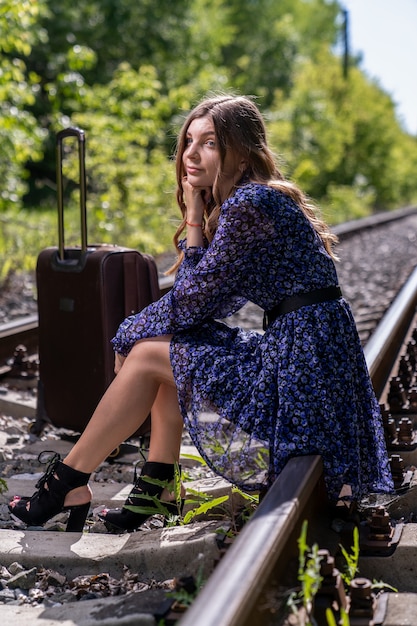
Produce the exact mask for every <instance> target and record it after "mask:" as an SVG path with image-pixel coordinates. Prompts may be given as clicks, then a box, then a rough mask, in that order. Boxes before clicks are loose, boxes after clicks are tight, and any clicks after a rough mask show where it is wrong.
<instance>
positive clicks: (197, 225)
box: [185, 220, 203, 228]
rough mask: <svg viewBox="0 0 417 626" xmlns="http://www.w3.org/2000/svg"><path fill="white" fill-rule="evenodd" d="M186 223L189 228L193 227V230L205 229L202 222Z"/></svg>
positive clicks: (186, 221)
mask: <svg viewBox="0 0 417 626" xmlns="http://www.w3.org/2000/svg"><path fill="white" fill-rule="evenodd" d="M185 223H186V224H187V226H191V227H192V228H203V223H202V222H191V221H190V222H189V221H188V220H185Z"/></svg>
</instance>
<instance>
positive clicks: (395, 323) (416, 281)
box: [364, 268, 417, 398]
mask: <svg viewBox="0 0 417 626" xmlns="http://www.w3.org/2000/svg"><path fill="white" fill-rule="evenodd" d="M416 307H417V268H416V269H415V270H414V271H413V272H412V274H411V275H410V276H409V278H408V280H407V282H406V283H405V284H404V285H403V287H402V289H401V290H400V291H399V293H398V294H397V296H396V298H395V299H394V301H393V303H392V305H391V306H390V308H389V309H388V311H387V312H386V313H385V315H384V317H383V318H382V320H381V321H380V323H379V325H378V326H377V328H376V330H375V332H374V333H373V335H372V336H371V338H370V339H369V341H368V343H367V344H366V346H365V348H364V353H365V359H366V363H367V366H368V369H369V373H370V376H371V379H372V384H373V386H374V389H375V393H376V395H377V397H378V398H380V397H381V394H382V392H383V390H384V387H385V385H386V383H387V381H388V378H389V375H390V373H391V371H392V369H393V366H394V364H395V362H396V360H397V358H398V355H399V353H400V350H401V347H402V345H403V343H404V340H405V337H406V335H407V332H408V330H409V327H410V324H411V322H412V320H413V318H414V316H415V313H416Z"/></svg>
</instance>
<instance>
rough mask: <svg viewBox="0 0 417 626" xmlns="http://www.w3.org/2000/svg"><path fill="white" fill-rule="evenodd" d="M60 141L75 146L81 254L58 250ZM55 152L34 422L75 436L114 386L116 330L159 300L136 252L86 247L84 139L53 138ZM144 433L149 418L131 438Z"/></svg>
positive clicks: (152, 271)
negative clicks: (54, 241)
mask: <svg viewBox="0 0 417 626" xmlns="http://www.w3.org/2000/svg"><path fill="white" fill-rule="evenodd" d="M67 137H76V138H77V141H78V152H79V168H80V218H81V246H80V247H78V246H76V247H71V248H68V247H65V242H64V208H63V181H62V156H63V142H64V139H65V138H67ZM56 144H57V189H58V231H59V232H58V235H59V236H58V239H59V246H58V247H51V248H46V249H45V250H42V251H41V253H40V254H39V257H38V260H37V268H36V281H37V290H38V312H39V388H38V408H37V418H36V422H35V424H34V425H33V427H32V431H33V432H35V433H39V432H41V431H42V429H43V427H44V425H45V423H48V422H49V423H52V424H53V425H54V426H56V427H59V428H68V429H70V430H73V431H77V432H82V431H83V430H84V428H85V426H86V424H87V422H88V420H89V419H90V417H91V415H92V413H93V411H94V409H95V407H96V406H97V404H98V402H99V400H100V398H101V396H102V395H103V393H104V392H105V390H106V388H107V386H108V385H109V384H110V383H111V381H112V380H113V378H114V371H113V368H114V352H113V349H112V346H111V343H110V340H111V338H112V337H113V336H114V335H115V333H116V330H117V328H118V326H119V324H120V323H121V322H122V321H123V320H124V319H125V317H127V316H128V315H130V314H132V313H136V312H138V311H140V310H141V309H142V308H143V307H145V306H146V305H148V304H149V303H150V302H152V301H154V300H156V299H157V298H159V295H160V293H159V284H158V273H157V268H156V264H155V261H154V259H153V258H152V257H151V256H149V255H146V254H141V253H139V252H138V251H136V250H132V249H129V248H123V247H119V246H112V245H104V244H103V245H87V218H86V175H85V136H84V132H83V131H82V130H80V129H77V128H67V129H65V130H63V131H60V132H59V133H58V134H57V137H56ZM149 429H150V422H149V418H148V420H147V422H146V423H145V424H144V425H143V426H142V427H141V429H139V430H138V432H137V433H136V435H138V436H139V435H141V434H145V433H146V432H148V431H149Z"/></svg>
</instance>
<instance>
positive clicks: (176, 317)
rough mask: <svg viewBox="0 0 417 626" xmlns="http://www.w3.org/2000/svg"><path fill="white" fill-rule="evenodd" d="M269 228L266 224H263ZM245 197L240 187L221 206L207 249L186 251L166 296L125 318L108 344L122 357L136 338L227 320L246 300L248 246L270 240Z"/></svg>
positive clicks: (250, 248) (253, 205)
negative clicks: (212, 236) (215, 320)
mask: <svg viewBox="0 0 417 626" xmlns="http://www.w3.org/2000/svg"><path fill="white" fill-rule="evenodd" d="M269 225H270V223H269ZM270 236H271V233H270V228H269V226H268V220H265V219H262V213H261V212H260V211H259V207H257V206H256V203H254V202H253V198H252V196H251V194H250V193H248V192H246V191H245V188H244V187H243V188H240V189H238V191H237V192H236V194H235V195H234V196H233V197H232V198H229V199H228V200H227V201H226V202H225V203H224V204H223V206H222V209H221V213H220V217H219V224H218V228H217V231H216V234H215V236H214V238H213V241H212V242H211V243H210V244H209V245H208V247H207V248H200V247H195V248H191V247H190V248H187V247H186V241H185V240H183V241H182V242H181V244H180V245H181V247H182V249H183V250H184V260H183V262H182V264H181V266H180V268H179V269H178V272H177V276H176V278H175V281H174V285H173V287H172V289H171V291H170V292H169V293H167V294H166V295H165V296H163V297H162V298H161V299H160V300H158V301H156V302H153V303H152V304H150V305H149V306H148V307H146V308H145V309H143V311H141V312H140V313H138V314H136V315H132V316H130V317H128V318H127V319H126V320H125V321H124V322H122V324H121V325H120V327H119V329H118V331H117V334H116V336H115V338H114V339H113V340H112V343H113V347H114V349H115V351H117V352H119V353H120V354H122V355H125V356H126V355H127V354H128V353H129V351H130V350H131V348H132V347H133V345H134V344H135V343H136V341H138V340H139V339H144V338H147V337H155V336H158V335H166V334H173V333H175V332H178V331H181V330H185V329H189V328H191V327H193V326H196V325H198V324H200V323H201V322H203V321H204V320H208V319H221V318H224V317H227V316H229V315H232V314H233V313H235V312H236V311H237V310H238V309H240V308H241V307H242V306H243V305H244V304H245V303H246V301H247V299H248V298H247V296H246V295H245V288H244V285H245V282H247V275H248V269H249V268H250V267H251V259H252V254H253V250H254V246H255V244H256V246H259V245H260V242H262V239H263V238H264V237H265V238H266V237H270Z"/></svg>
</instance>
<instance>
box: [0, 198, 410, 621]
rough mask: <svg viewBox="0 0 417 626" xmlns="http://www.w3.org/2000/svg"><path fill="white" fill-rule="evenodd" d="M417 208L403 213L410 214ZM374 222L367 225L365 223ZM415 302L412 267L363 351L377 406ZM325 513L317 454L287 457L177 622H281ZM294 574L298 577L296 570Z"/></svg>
mask: <svg viewBox="0 0 417 626" xmlns="http://www.w3.org/2000/svg"><path fill="white" fill-rule="evenodd" d="M414 211H415V209H413V211H411V210H409V211H407V215H408V214H411V213H412V212H414ZM374 226H375V225H370V224H366V228H370V227H371V228H373V227H374ZM356 227H357V228H360V225H359V224H358V225H357V226H356V225H354V228H356ZM341 230H342V231H343V229H341ZM339 234H340V236H341V238H344V237H349V236H350V234H351V233H350V231H348V230H345V231H343V232H341V233H339ZM169 286H170V285H169V282H167V281H165V282H164V283H163V284H162V285H161V287H162V289H165V290H167V289H168V288H169ZM416 307H417V270H414V271H413V272H412V273H411V275H410V276H409V278H408V280H407V282H406V283H405V284H404V285H403V287H402V288H401V290H400V291H399V293H398V294H397V296H396V298H395V300H394V301H393V303H392V306H390V308H389V309H388V310H387V311H386V312H385V314H384V315H383V317H382V320H381V321H380V322H379V324H378V325H377V328H376V330H375V331H374V332H373V334H372V335H371V338H370V340H369V341H368V342H367V343H366V345H365V348H364V349H365V357H366V361H367V364H368V368H369V371H370V374H371V378H372V382H373V385H374V389H375V391H376V394H377V396H378V398H379V399H380V402H381V403H384V402H386V401H387V398H388V394H389V381H390V379H391V377H392V376H393V372H394V373H395V372H396V369H397V368H398V365H399V362H400V358H401V354H402V351H403V350H404V346H405V343H406V341H407V338H409V337H410V334H411V333H412V330H413V328H414V326H415V313H416ZM23 322H24V323H23V326H22V334H18V333H19V324H18V323H17V322H14V323H11V324H9V325H7V327H2V328H1V329H0V362H1V361H2V360H3V359H4V358H5V356H4V355H6V356H10V354H11V350H13V348H14V347H15V346H16V345H17V343H24V344H25V345H28V344H29V345H28V348H29V346H30V347H32V346H36V341H37V318H36V316H31V317H29V318H25V320H24V321H23ZM325 510H326V502H325V496H324V490H323V480H322V465H321V460H320V457H317V456H312V457H300V458H296V459H293V460H291V461H290V462H289V463H288V464H287V466H286V468H285V469H284V471H283V472H282V474H281V476H280V477H279V479H278V480H277V481H276V483H275V484H274V485H273V487H272V488H271V489H270V490H269V492H268V494H267V495H266V497H265V498H264V500H263V501H262V502H261V504H260V505H259V507H258V509H257V511H256V513H255V514H254V515H253V516H252V518H251V520H250V521H249V522H248V523H247V524H246V525H245V527H244V528H243V530H242V531H241V532H240V534H239V536H238V537H237V539H236V540H235V541H234V542H233V544H232V545H231V547H230V548H229V549H228V551H227V553H226V555H225V556H224V557H223V559H222V560H221V561H220V563H219V564H218V565H217V566H216V569H215V570H214V572H213V574H212V575H211V577H210V579H209V580H208V582H207V583H206V585H205V586H204V588H203V590H202V591H201V592H200V593H199V595H198V598H197V599H196V600H195V602H194V603H193V605H192V606H191V607H190V608H189V609H188V610H187V612H186V613H185V614H184V616H183V617H182V618H181V619H180V621H179V623H180V624H181V626H194V625H195V624H198V625H199V626H249V625H250V626H256V625H257V624H259V625H262V626H266V625H267V624H281V622H279V621H276V620H277V619H278V618H277V613H278V611H279V607H280V600H279V597H278V599H277V595H278V596H279V594H277V592H276V590H277V589H280V588H281V587H285V584H284V582H285V581H286V580H287V579H288V578H289V577H290V578H291V576H289V574H291V572H290V570H289V564H290V563H293V562H294V559H297V555H298V546H297V539H298V537H299V536H300V532H301V527H302V524H303V522H304V520H308V524H309V528H310V529H311V540H313V539H314V538H315V536H317V537H319V538H322V535H321V533H322V532H323V519H322V517H323V512H324V511H325ZM332 547H337V546H332ZM292 574H296V569H294V571H293V572H292ZM271 598H274V599H273V600H271ZM364 623H365V622H364ZM377 623H379V622H377ZM381 623H382V622H381ZM323 624H324V622H323ZM319 626H321V623H320V622H319Z"/></svg>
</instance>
